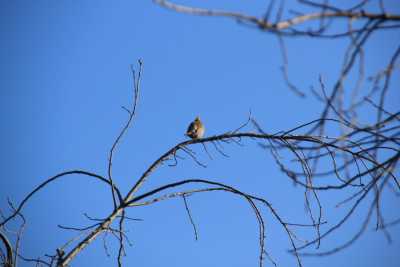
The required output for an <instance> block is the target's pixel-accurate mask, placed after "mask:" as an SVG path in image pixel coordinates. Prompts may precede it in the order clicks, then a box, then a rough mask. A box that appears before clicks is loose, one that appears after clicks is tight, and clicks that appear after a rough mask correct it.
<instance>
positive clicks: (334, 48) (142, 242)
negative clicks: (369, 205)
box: [0, 0, 400, 267]
mask: <svg viewBox="0 0 400 267" xmlns="http://www.w3.org/2000/svg"><path fill="white" fill-rule="evenodd" d="M231 2H232V1H225V0H224V1H216V3H215V5H214V4H212V3H210V6H213V7H218V8H225V9H229V10H238V11H245V12H249V13H251V14H255V15H258V14H261V13H262V10H263V8H265V7H266V4H265V3H264V1H252V3H251V4H249V3H248V1H235V2H234V3H231ZM389 2H390V3H389V4H390V5H391V6H392V7H393V8H394V10H397V12H399V9H400V8H399V7H398V6H396V4H395V1H389ZM187 3H188V4H191V3H193V4H198V3H197V2H196V1H188V2H187ZM291 4H292V2H291V1H288V3H287V6H290V5H291ZM390 5H389V6H390ZM203 6H205V4H203ZM0 29H1V30H0V32H1V37H2V42H1V49H0V58H1V59H2V60H1V61H0V86H1V90H0V93H1V97H0V120H1V122H2V125H3V127H2V138H1V141H0V142H1V147H2V149H3V152H2V153H1V155H0V166H1V168H2V170H3V175H2V176H3V177H2V178H1V179H0V208H1V210H2V211H5V210H6V209H7V207H6V198H7V197H10V198H11V199H12V200H13V201H14V203H18V202H19V201H20V200H21V199H22V198H23V197H24V196H25V195H26V194H27V193H28V192H30V190H32V188H34V186H36V185H38V184H39V183H41V182H42V181H43V180H44V179H46V178H47V177H50V176H52V175H54V174H56V173H59V172H61V171H64V170H71V169H85V170H89V171H93V172H96V173H99V174H102V175H104V176H105V175H106V168H107V157H108V151H109V149H110V147H111V145H112V142H113V140H114V138H115V137H116V135H117V133H118V132H119V130H120V129H121V127H122V124H123V123H124V121H125V120H126V117H127V114H126V112H124V111H123V110H122V109H121V106H128V105H130V104H131V101H132V79H131V73H130V69H129V64H132V63H134V64H135V63H136V61H137V60H138V59H139V58H141V59H142V60H143V61H144V71H143V80H142V88H141V96H140V103H139V110H138V115H137V117H136V119H135V121H134V124H133V126H132V127H131V128H130V129H129V131H128V133H127V135H126V136H125V137H124V138H123V140H122V142H121V144H120V146H119V147H118V152H117V155H116V157H115V162H114V179H115V181H116V182H117V183H118V185H119V186H120V188H121V189H122V191H123V192H125V193H126V192H127V191H128V190H129V188H130V186H132V185H133V184H134V182H135V179H137V177H138V176H139V175H140V174H141V173H142V172H143V171H144V170H145V169H146V168H147V166H148V165H149V164H151V163H152V162H153V161H154V160H155V159H157V158H158V157H159V156H160V155H161V154H162V153H164V152H165V151H166V150H167V149H169V148H170V147H172V146H173V145H175V144H176V143H178V142H181V141H183V140H184V139H185V137H184V135H183V133H184V131H185V130H186V127H187V125H188V123H189V122H190V121H191V120H193V118H194V117H195V116H196V115H199V116H200V117H201V118H202V120H203V121H204V123H205V125H206V129H207V130H206V134H207V135H214V134H221V133H224V132H226V131H229V130H233V129H235V128H237V127H238V126H239V125H240V124H242V123H243V122H244V121H245V120H246V119H247V116H248V113H249V110H250V109H251V111H252V115H253V116H254V117H255V118H256V119H257V121H258V122H259V123H260V125H261V126H262V127H263V128H264V129H265V130H266V131H267V132H269V133H272V132H275V131H279V130H285V129H290V128H291V127H294V126H297V125H299V124H301V123H304V122H307V121H311V120H313V119H315V118H317V117H318V114H319V112H320V110H321V108H322V105H321V104H320V103H318V102H317V101H316V100H315V99H314V98H313V97H312V95H311V94H310V90H309V88H310V86H314V87H318V76H319V75H320V74H321V75H322V76H323V77H324V80H325V81H326V83H327V85H328V87H329V85H332V84H333V83H334V81H335V78H336V76H337V74H338V72H339V71H340V66H341V62H342V58H341V55H342V53H343V49H344V48H345V45H346V44H347V43H346V42H345V41H343V42H335V43H333V42H331V41H307V40H305V39H290V40H288V42H287V47H288V53H289V62H290V69H289V72H290V76H291V79H292V82H294V83H296V84H297V85H299V87H300V88H302V89H303V90H304V92H305V93H306V94H307V95H308V97H307V98H305V99H301V98H299V97H297V96H296V95H294V94H293V93H292V92H291V91H290V90H289V89H287V88H286V85H285V83H284V81H283V79H282V75H281V72H280V69H279V68H280V65H281V64H282V63H281V62H282V61H281V54H280V50H279V46H278V42H277V39H276V37H274V36H272V35H269V34H265V33H262V32H259V31H257V30H254V29H252V28H249V27H245V26H241V25H238V24H236V23H235V22H233V21H230V20H226V19H220V18H204V17H194V16H188V15H183V14H177V13H174V12H171V11H169V10H165V9H162V8H160V7H159V6H156V5H154V4H152V3H151V1H122V0H121V1H114V2H113V3H110V2H109V1H96V2H93V1H79V2H78V1H2V2H1V3H0ZM399 37H400V36H399V34H398V32H388V33H386V34H384V35H382V36H377V38H375V39H374V41H373V42H372V43H371V44H370V45H369V46H368V47H367V48H366V51H367V52H368V55H369V56H368V57H367V58H366V62H367V66H368V67H367V69H366V72H367V73H369V74H373V73H374V72H376V71H377V70H378V69H379V68H381V66H382V65H383V64H387V59H388V55H390V54H391V53H393V51H394V48H395V47H396V46H397V45H398V41H399ZM392 82H393V86H395V85H397V86H398V85H399V76H398V75H397V76H396V75H395V76H394V77H393V81H392ZM399 96H400V95H399V92H398V90H397V92H395V93H394V94H393V95H390V98H389V101H388V103H387V108H388V109H389V110H392V111H393V110H396V108H398V106H397V107H396V105H398V100H399ZM361 116H362V118H363V119H364V120H365V121H368V119H369V118H370V116H371V114H369V113H365V114H362V115H361ZM249 130H251V129H249ZM193 149H194V150H195V151H197V153H198V155H199V158H200V159H201V160H202V161H203V162H206V163H207V165H208V167H207V168H205V169H204V168H202V167H199V166H198V165H196V164H195V163H194V162H192V161H191V160H189V159H186V160H183V161H181V162H179V165H178V166H177V167H176V168H169V167H167V166H164V167H162V168H160V169H158V170H157V172H155V173H154V174H153V175H152V176H151V178H150V179H149V181H148V183H147V184H146V185H145V186H144V187H143V188H142V190H143V191H142V192H144V191H145V190H148V189H152V188H154V187H157V186H160V185H161V184H164V183H168V182H172V181H177V180H181V179H185V178H206V179H211V180H215V181H220V182H223V183H226V184H230V185H233V186H236V187H237V188H240V189H241V190H243V191H245V192H251V193H253V194H255V195H259V196H262V197H264V198H266V199H268V200H269V201H270V202H271V203H272V204H273V205H274V207H276V209H277V210H278V211H279V212H280V213H281V214H282V216H284V217H285V218H289V220H290V219H293V220H294V221H296V222H299V223H300V222H303V223H307V219H308V217H307V216H306V215H305V212H304V205H303V202H302V191H301V190H299V189H298V188H293V187H292V184H291V182H290V181H289V180H288V179H287V178H286V177H284V176H283V175H282V174H280V173H279V172H278V167H277V166H276V165H275V164H274V161H273V160H272V159H271V157H270V156H269V155H268V154H267V153H266V152H265V151H262V150H260V149H259V148H258V147H257V145H256V144H255V143H252V142H250V141H245V146H244V147H239V146H235V145H229V146H226V147H225V152H226V153H228V154H229V155H230V158H229V159H227V158H224V157H223V156H221V155H219V154H218V153H216V152H215V151H213V152H212V153H213V160H210V159H209V158H208V156H207V154H205V153H204V151H203V150H202V147H201V146H195V147H194V148H193ZM343 196H344V195H343ZM322 199H323V201H324V202H325V204H326V205H327V207H329V209H327V210H329V212H327V214H326V216H327V218H332V220H334V219H335V218H336V219H337V215H338V214H340V213H341V212H342V211H340V210H337V209H334V208H333V206H334V205H335V203H336V202H335V201H333V200H332V199H333V196H332V195H330V194H327V195H324V196H322ZM339 199H340V198H339ZM188 201H189V204H190V207H191V211H192V213H193V217H194V220H195V221H196V224H197V226H198V230H199V240H198V241H195V240H194V237H193V231H192V226H191V225H190V222H189V220H188V218H187V216H186V213H185V209H184V205H183V202H182V200H181V199H172V200H168V201H165V202H161V203H158V204H155V205H152V206H148V207H141V208H135V209H131V210H130V211H129V216H131V217H135V218H141V219H143V221H142V222H128V223H127V229H129V230H130V232H129V233H128V235H129V237H130V240H131V242H132V243H133V246H132V247H127V254H128V256H127V257H125V258H124V263H125V265H126V266H133V265H138V266H175V267H179V266H188V265H189V266H257V264H258V263H257V261H258V247H257V245H258V243H257V242H258V233H257V223H256V220H255V218H254V216H253V214H252V213H251V209H250V208H249V207H248V204H246V203H245V202H244V201H243V200H241V199H237V198H234V197H232V196H229V195H224V194H219V193H206V194H205V195H195V196H192V197H190V198H188ZM396 203H398V199H396V198H391V197H388V199H387V200H386V201H385V205H384V206H383V211H384V212H385V214H386V215H387V216H388V218H392V219H394V218H397V217H398V214H399V213H398V207H396V206H395V204H396ZM111 204H112V202H111V198H110V194H109V190H108V188H106V187H104V186H103V185H100V184H98V183H95V182H93V181H90V180H88V179H85V178H83V177H78V176H76V177H75V176H71V177H69V178H68V179H64V180H61V181H59V182H56V183H54V184H53V185H51V186H49V187H48V188H47V189H45V190H44V191H43V192H41V193H40V194H39V195H37V196H35V197H34V198H33V199H32V201H31V202H30V203H29V204H28V205H27V206H26V208H25V209H24V210H23V213H24V215H25V216H26V218H27V220H28V225H27V227H26V230H25V234H24V236H23V245H22V248H21V249H22V250H21V252H22V253H23V254H24V255H26V256H27V257H36V256H38V255H43V254H45V253H48V254H51V253H53V252H54V249H55V248H56V247H58V246H60V245H62V244H63V242H65V241H66V240H68V238H71V237H73V236H75V235H76V233H73V232H67V231H65V230H60V229H58V228H57V224H62V225H67V226H83V225H87V224H89V223H90V222H88V221H87V220H86V219H85V217H84V216H83V213H85V212H86V213H88V214H89V215H91V216H93V217H104V216H107V214H109V212H110V209H111ZM396 209H397V210H396ZM263 212H264V215H265V219H266V226H267V229H266V231H267V239H266V244H267V249H269V252H270V254H271V256H272V257H273V258H274V260H275V261H276V262H277V263H278V266H294V264H295V259H294V258H293V257H291V256H290V255H289V254H288V253H287V252H286V250H287V249H288V248H289V246H290V244H289V241H288V238H287V236H286V235H285V234H284V232H283V231H282V229H281V227H280V226H279V225H277V224H276V222H275V221H274V220H273V218H272V217H271V215H270V214H269V213H268V210H266V209H265V210H263ZM365 214H366V206H365V207H363V208H361V209H360V211H359V212H358V213H357V214H356V215H355V217H354V218H353V219H352V220H351V221H350V222H349V223H348V225H346V227H345V228H343V230H341V231H340V234H337V235H336V236H334V237H333V238H330V239H327V240H326V241H325V242H323V243H322V247H321V250H322V249H324V250H327V249H329V248H332V247H333V246H334V245H335V244H340V243H341V242H343V241H345V240H347V239H346V238H347V237H349V236H350V235H351V234H352V233H354V232H355V231H356V230H357V229H358V225H359V222H360V220H361V219H362V218H363V216H365ZM396 215H397V217H396ZM308 223H309V222H308ZM372 228H373V227H372V225H371V227H370V229H369V230H368V231H367V232H366V234H365V235H364V236H363V237H362V238H361V239H360V240H359V241H358V242H357V243H356V244H355V245H353V246H352V247H350V248H349V249H347V250H345V251H343V252H340V253H338V254H335V255H333V256H330V257H325V258H303V264H304V266H321V265H324V266H326V267H328V266H371V267H372V266H378V265H379V266H396V262H398V261H399V256H398V249H399V247H400V246H399V242H400V240H399V237H400V228H399V226H397V227H393V228H391V229H390V231H391V233H392V236H393V237H394V241H393V243H392V244H391V245H388V244H387V242H386V241H385V238H384V236H383V235H382V234H381V233H376V232H374V231H373V230H372ZM306 237H307V238H312V236H311V235H306ZM107 240H108V246H109V248H110V253H111V257H107V256H106V255H105V252H104V249H103V239H102V238H99V239H98V240H97V241H96V242H94V243H93V244H91V245H90V246H89V247H88V248H87V250H85V251H83V252H82V253H81V254H80V255H79V256H78V257H77V258H76V259H75V260H74V261H73V263H72V266H98V267H100V266H115V265H116V260H115V257H116V249H115V245H116V242H115V240H114V239H113V237H111V236H108V238H107ZM266 265H270V263H269V262H268V261H266ZM21 266H25V264H21Z"/></svg>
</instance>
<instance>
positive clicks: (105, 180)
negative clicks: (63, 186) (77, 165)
mask: <svg viewBox="0 0 400 267" xmlns="http://www.w3.org/2000/svg"><path fill="white" fill-rule="evenodd" d="M71 174H81V175H86V176H89V177H93V178H96V179H98V180H100V181H102V182H104V183H106V184H108V185H110V186H111V183H110V182H109V181H108V180H107V179H106V178H104V177H102V176H100V175H98V174H95V173H91V172H87V171H82V170H73V171H66V172H62V173H59V174H57V175H55V176H53V177H50V178H49V179H47V180H46V181H44V182H43V183H41V184H40V185H38V186H37V187H36V188H35V189H34V190H33V191H32V192H30V193H29V194H28V195H27V196H26V197H25V198H24V199H23V200H22V201H21V203H20V204H19V205H18V207H17V208H16V210H15V211H14V213H13V214H12V215H10V216H9V217H8V218H6V219H5V220H3V221H2V222H1V223H0V227H1V226H3V225H5V224H6V223H7V222H8V221H10V220H11V219H12V218H14V217H15V216H16V215H17V214H18V213H19V212H20V211H21V209H22V208H23V206H24V205H25V204H26V202H27V201H28V200H29V199H30V198H31V197H32V196H33V195H34V194H35V193H37V192H38V191H39V190H41V189H43V188H44V187H45V186H46V185H48V184H49V183H51V182H53V181H55V180H57V179H59V178H61V177H64V176H67V175H71ZM114 190H115V191H116V192H117V194H118V197H119V199H120V200H122V196H121V193H120V192H119V190H118V189H117V188H115V187H114Z"/></svg>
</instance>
